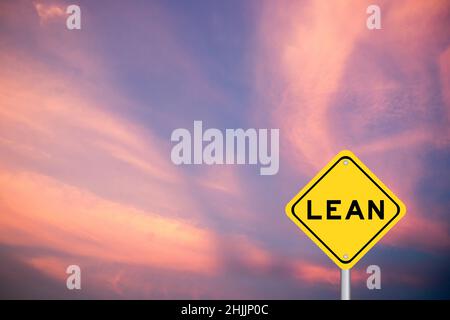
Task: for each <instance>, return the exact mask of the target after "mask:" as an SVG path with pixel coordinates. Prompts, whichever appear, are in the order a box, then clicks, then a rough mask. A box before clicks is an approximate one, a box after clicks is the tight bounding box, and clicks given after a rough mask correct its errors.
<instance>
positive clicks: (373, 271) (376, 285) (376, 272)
mask: <svg viewBox="0 0 450 320" xmlns="http://www.w3.org/2000/svg"><path fill="white" fill-rule="evenodd" d="M367 273H368V274H370V276H369V277H368V278H367V283H366V284H367V289H369V290H373V289H381V269H380V267H379V266H377V265H375V264H373V265H370V266H368V267H367Z"/></svg>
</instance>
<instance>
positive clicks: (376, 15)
mask: <svg viewBox="0 0 450 320" xmlns="http://www.w3.org/2000/svg"><path fill="white" fill-rule="evenodd" d="M366 13H367V14H370V16H368V17H367V21H366V26H367V29H369V30H374V29H378V30H379V29H381V10H380V7H379V6H377V5H375V4H372V5H370V6H368V7H367V10H366Z"/></svg>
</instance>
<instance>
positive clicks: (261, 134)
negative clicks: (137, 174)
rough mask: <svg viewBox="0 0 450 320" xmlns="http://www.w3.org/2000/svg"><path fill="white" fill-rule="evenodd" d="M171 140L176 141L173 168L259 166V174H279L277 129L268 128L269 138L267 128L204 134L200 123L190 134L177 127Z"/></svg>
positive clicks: (216, 131)
mask: <svg viewBox="0 0 450 320" xmlns="http://www.w3.org/2000/svg"><path fill="white" fill-rule="evenodd" d="M224 137H225V138H224ZM171 141H172V142H177V144H176V145H175V146H173V148H172V152H171V154H170V157H171V159H172V162H173V163H174V164H176V165H181V164H207V165H213V164H253V165H254V164H258V163H259V164H260V166H261V167H260V170H259V172H260V174H261V175H274V174H277V173H278V169H279V129H270V135H269V130H268V129H258V130H256V129H252V128H250V129H247V130H244V129H226V130H225V133H222V131H220V130H219V129H215V128H209V129H207V130H205V131H204V132H203V123H202V121H194V132H193V135H191V132H190V131H189V130H187V129H184V128H178V129H175V130H174V131H173V132H172V135H171ZM269 147H270V152H269ZM192 155H193V157H192ZM192 158H193V159H192Z"/></svg>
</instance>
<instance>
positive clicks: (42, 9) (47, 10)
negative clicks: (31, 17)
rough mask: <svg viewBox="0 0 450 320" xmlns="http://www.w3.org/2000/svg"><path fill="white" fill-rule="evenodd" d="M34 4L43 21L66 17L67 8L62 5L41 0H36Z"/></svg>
mask: <svg viewBox="0 0 450 320" xmlns="http://www.w3.org/2000/svg"><path fill="white" fill-rule="evenodd" d="M33 5H34V8H35V9H36V12H37V14H38V16H39V19H40V22H41V23H47V22H48V21H51V20H57V19H62V18H64V17H66V13H65V8H64V7H62V6H61V5H57V4H47V3H41V2H34V3H33Z"/></svg>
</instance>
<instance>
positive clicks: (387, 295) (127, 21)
mask: <svg viewBox="0 0 450 320" xmlns="http://www.w3.org/2000/svg"><path fill="white" fill-rule="evenodd" d="M70 4H77V5H79V6H80V8H81V21H82V22H81V23H82V27H81V30H68V29H67V28H66V18H67V16H68V15H67V14H66V13H65V9H66V8H67V6H68V5H70ZM370 4H377V5H379V6H380V8H381V21H382V29H381V30H368V29H367V27H366V19H367V17H368V14H367V13H366V8H367V7H368V6H369V5H370ZM449 30H450V4H449V2H448V1H446V0H442V1H440V0H430V1H420V0H409V1H406V0H399V1H383V0H377V1H365V0H364V1H361V0H348V1H325V0H323V1H322V0H316V1H314V0H309V1H306V0H305V1H300V0H299V1H284V0H282V1H269V0H263V1H256V0H246V1H237V0H230V1H206V0H189V1H127V2H126V4H125V2H123V1H114V0H111V1H104V0H102V1H82V0H76V1H75V0H74V1H72V0H71V1H62V0H61V1H43V0H35V1H25V0H19V1H12V0H4V1H1V2H0V298H3V299H10V298H19V299H42V298H55V299H80V298H83V299H104V298H111V299H336V298H338V297H339V269H338V268H337V267H336V266H335V265H334V263H333V262H332V261H331V260H329V258H328V257H327V256H326V255H325V254H324V253H323V252H322V251H321V250H320V249H319V248H318V247H317V246H316V245H315V244H314V243H313V242H312V241H311V240H309V238H308V237H307V236H306V235H304V234H303V233H302V232H301V231H300V230H299V229H298V228H297V227H296V226H295V225H294V223H292V221H290V220H289V219H288V218H287V217H286V215H285V213H284V207H285V205H286V203H287V202H288V201H289V200H290V199H291V198H292V197H293V196H294V195H295V194H296V193H297V192H298V191H299V190H300V189H301V188H302V187H303V186H304V185H305V184H306V183H307V182H308V181H309V180H310V179H311V178H312V177H314V176H315V174H316V173H317V172H318V171H319V170H320V169H321V168H322V167H323V166H324V165H325V164H326V163H327V162H328V161H329V160H330V159H331V158H332V157H333V156H334V155H335V154H337V153H338V152H339V151H341V150H343V149H349V150H352V151H353V152H354V153H355V154H356V155H357V156H358V157H359V158H360V159H361V160H362V161H363V162H364V163H365V164H366V165H367V166H368V167H369V168H370V169H371V170H372V171H373V172H374V173H375V174H376V175H377V176H378V178H379V179H380V180H381V181H383V182H384V183H385V184H386V185H387V186H389V188H390V189H391V190H392V191H393V192H394V193H395V194H396V195H397V196H398V197H399V198H400V199H401V200H402V201H403V202H404V203H405V204H406V207H407V213H406V216H405V217H404V218H403V219H402V220H401V221H400V222H399V223H398V224H397V225H396V226H394V228H393V229H392V230H391V231H390V232H389V233H388V234H387V235H386V236H385V237H384V238H383V239H382V240H381V241H380V242H379V243H378V244H377V245H376V246H375V247H374V248H373V249H372V250H371V251H370V252H369V253H368V254H367V255H366V256H364V257H363V258H362V259H361V260H360V261H359V262H358V264H357V265H356V266H355V267H354V268H353V269H352V296H353V298H356V299H450V274H449V273H448V272H449V270H450V250H449V249H450V216H449V211H450V168H449V163H450V126H449V124H450V34H449ZM195 120H202V121H203V125H204V127H208V128H218V129H220V130H225V129H226V128H278V129H279V130H280V169H279V172H278V174H276V175H272V176H261V175H260V174H259V168H258V167H256V166H253V165H239V166H238V165H211V166H209V165H197V166H176V165H174V164H173V163H172V162H171V160H170V152H171V148H172V147H173V143H172V142H171V140H170V135H171V132H172V131H173V130H175V129H177V128H187V129H189V130H192V128H193V122H194V121H195ZM72 264H76V265H79V266H80V268H81V272H82V289H81V290H68V289H67V288H66V278H67V276H68V275H67V274H66V268H67V266H69V265H72ZM372 264H376V265H378V266H380V268H381V275H382V288H381V290H368V289H367V287H366V280H367V277H368V275H367V273H366V268H367V267H368V266H369V265H372Z"/></svg>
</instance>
